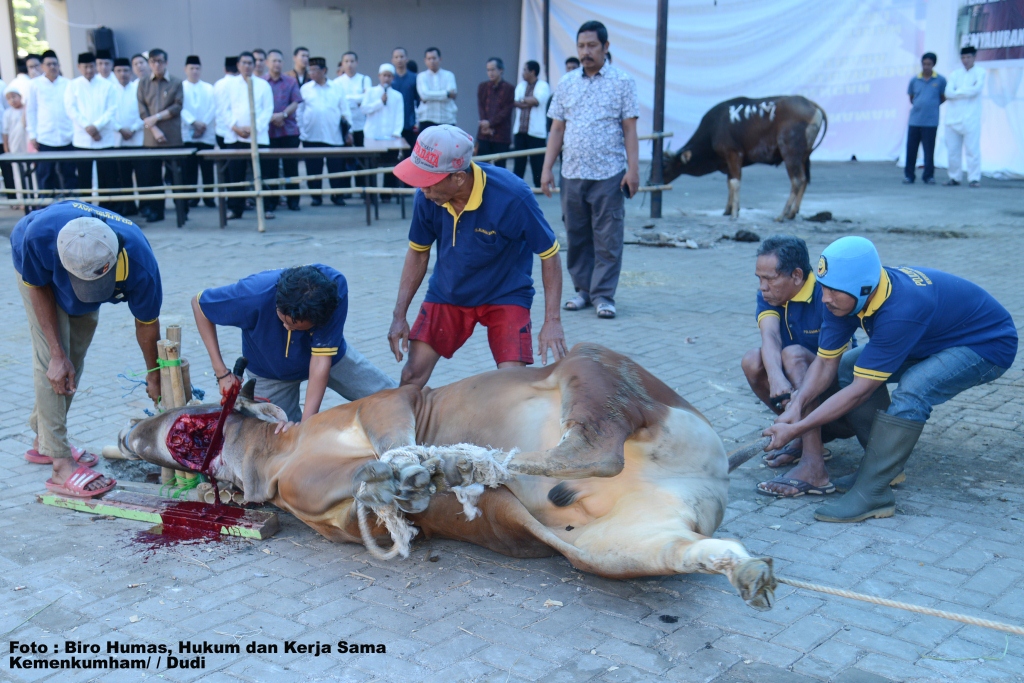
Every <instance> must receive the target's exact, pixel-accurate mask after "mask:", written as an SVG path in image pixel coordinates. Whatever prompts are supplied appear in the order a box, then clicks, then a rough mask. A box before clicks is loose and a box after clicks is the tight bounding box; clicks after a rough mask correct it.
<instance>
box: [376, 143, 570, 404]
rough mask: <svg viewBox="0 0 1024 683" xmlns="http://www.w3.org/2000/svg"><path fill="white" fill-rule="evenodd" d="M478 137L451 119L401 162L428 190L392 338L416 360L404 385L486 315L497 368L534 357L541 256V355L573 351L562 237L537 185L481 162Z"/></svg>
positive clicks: (418, 211)
mask: <svg viewBox="0 0 1024 683" xmlns="http://www.w3.org/2000/svg"><path fill="white" fill-rule="evenodd" d="M472 158H473V138H472V137H471V136H470V135H469V134H468V133H466V132H465V131H463V130H461V129H459V128H456V127H455V126H450V125H438V126H431V127H430V128H427V129H426V130H425V131H423V132H422V133H420V135H419V138H417V140H416V145H415V146H414V147H413V151H412V154H411V155H410V156H409V157H408V158H407V159H405V160H404V161H403V162H402V163H400V164H399V165H398V166H397V167H395V175H396V176H397V177H398V178H399V179H400V180H402V181H403V182H405V183H407V184H409V185H411V186H413V187H418V188H420V191H419V192H417V193H416V198H415V201H414V206H413V218H412V225H411V226H410V227H409V251H408V253H407V254H406V256H405V266H404V267H403V268H402V278H401V281H400V283H399V287H398V302H397V303H396V304H395V311H394V317H393V320H392V322H391V329H390V330H389V331H388V341H389V342H390V344H391V350H392V352H393V353H394V354H395V359H396V360H398V361H399V362H401V360H402V353H403V352H407V353H408V354H409V361H408V362H407V363H406V365H405V367H404V368H403V369H402V384H403V385H404V384H415V385H417V386H420V387H422V386H425V385H426V383H427V380H428V379H430V374H431V373H432V372H433V370H434V366H435V365H436V364H437V361H438V360H439V359H440V358H441V356H444V357H445V358H451V357H452V355H453V354H454V353H455V352H456V351H457V350H458V349H459V348H461V347H462V345H463V344H465V343H466V341H467V340H468V339H469V337H470V336H471V335H472V334H473V328H474V327H475V326H476V324H477V323H481V324H482V325H484V327H486V328H487V340H488V342H489V344H490V347H491V354H492V355H493V356H494V361H495V362H496V363H497V365H498V367H499V368H503V367H513V366H523V365H528V364H530V363H533V340H532V334H531V330H532V327H531V323H530V306H531V305H532V304H533V295H534V289H533V277H532V275H531V274H532V272H533V255H534V254H537V255H539V256H540V258H541V272H542V275H543V278H544V326H543V327H542V328H541V330H540V335H539V337H538V341H539V342H540V354H541V359H542V361H543V362H545V363H546V362H547V352H548V350H549V349H550V350H551V353H552V354H553V356H554V358H555V359H556V360H557V359H559V358H561V357H562V356H563V355H565V353H566V348H565V335H564V334H563V332H562V322H561V317H560V312H559V308H558V302H559V299H560V298H561V295H562V265H561V261H560V259H559V258H558V250H559V246H558V240H556V239H555V234H554V232H552V231H551V226H549V225H548V223H547V221H546V220H545V219H544V214H543V213H542V212H541V210H540V207H539V206H538V205H537V200H536V199H535V198H534V196H533V192H532V191H531V190H530V188H529V187H528V186H527V185H526V183H524V182H523V181H522V180H521V179H520V178H518V177H517V176H515V175H514V174H512V173H509V172H508V171H506V170H505V169H503V168H497V167H495V166H491V165H490V164H475V163H473V162H472ZM434 242H437V261H436V263H435V265H434V274H433V275H432V276H431V277H430V284H429V286H428V288H427V296H426V301H424V303H423V305H422V306H421V307H420V312H419V315H418V316H417V317H416V323H415V325H414V326H413V328H412V330H411V331H410V329H409V323H408V321H407V320H406V314H407V313H408V311H409V305H410V304H411V303H412V298H413V296H414V295H415V294H416V290H417V289H419V286H420V283H422V282H423V276H424V275H425V274H426V272H427V265H428V264H429V263H430V248H431V245H432V244H433V243H434Z"/></svg>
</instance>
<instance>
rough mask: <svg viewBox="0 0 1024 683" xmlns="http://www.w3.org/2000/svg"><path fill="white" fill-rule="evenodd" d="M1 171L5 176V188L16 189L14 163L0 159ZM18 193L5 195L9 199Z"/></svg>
mask: <svg viewBox="0 0 1024 683" xmlns="http://www.w3.org/2000/svg"><path fill="white" fill-rule="evenodd" d="M0 172H2V173H3V176H4V188H5V189H8V190H13V189H14V164H12V163H11V162H9V161H0ZM15 196H16V195H13V194H9V195H5V197H6V198H7V199H14V198H15Z"/></svg>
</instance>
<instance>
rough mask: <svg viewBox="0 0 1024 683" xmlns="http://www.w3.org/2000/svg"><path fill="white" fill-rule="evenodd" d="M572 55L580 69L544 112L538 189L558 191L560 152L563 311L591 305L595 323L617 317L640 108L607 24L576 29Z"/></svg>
mask: <svg viewBox="0 0 1024 683" xmlns="http://www.w3.org/2000/svg"><path fill="white" fill-rule="evenodd" d="M576 51H577V52H578V53H579V56H580V62H581V63H582V64H583V67H582V68H580V69H576V70H574V71H570V72H569V73H568V74H566V75H565V76H564V77H563V78H562V80H561V81H559V83H558V88H557V89H556V90H555V94H554V96H553V97H552V100H551V107H550V108H549V109H548V116H549V117H551V119H552V124H551V133H550V136H549V137H548V148H547V152H546V153H545V155H544V170H543V171H542V172H541V178H540V186H541V189H542V190H543V191H544V194H546V195H547V196H549V197H550V196H551V192H552V190H553V189H554V187H555V179H554V175H553V174H552V170H551V169H552V167H553V166H554V164H555V160H556V159H558V155H559V153H561V154H562V183H561V188H562V215H563V216H564V221H565V232H566V237H567V238H568V242H569V245H568V249H569V256H568V257H567V259H566V265H567V266H568V267H569V275H571V276H572V282H573V285H574V286H575V287H576V295H575V296H573V298H571V299H569V300H568V301H566V302H565V309H566V310H567V311H578V310H581V309H583V308H586V307H587V306H590V305H591V304H593V305H594V306H596V307H597V317H599V318H614V317H615V290H616V289H617V287H618V284H619V272H620V271H621V270H622V239H623V231H624V229H625V222H624V218H625V208H624V206H623V202H622V199H623V194H625V195H626V196H628V197H632V196H633V195H634V194H636V191H637V188H639V186H640V170H639V149H640V148H639V142H638V141H637V137H636V120H637V118H638V117H639V116H640V105H639V103H638V102H637V96H636V83H635V82H634V81H633V79H632V78H631V77H630V76H629V75H628V74H627V73H626V72H624V71H622V70H621V69H617V68H615V67H614V66H612V65H611V62H610V61H609V59H608V29H606V28H605V27H604V24H602V23H601V22H599V21H588V22H587V23H585V24H583V25H582V26H580V30H579V31H578V32H577V34H576Z"/></svg>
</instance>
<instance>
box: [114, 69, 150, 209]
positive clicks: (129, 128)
mask: <svg viewBox="0 0 1024 683" xmlns="http://www.w3.org/2000/svg"><path fill="white" fill-rule="evenodd" d="M140 59H141V55H140ZM142 61H145V60H142ZM147 67H148V64H147ZM114 78H116V79H117V85H116V86H114V92H115V93H117V117H116V119H117V120H116V123H115V124H114V125H115V126H116V127H117V138H116V139H117V146H118V147H122V148H123V147H128V148H132V147H142V137H143V133H142V129H143V128H144V126H145V124H144V123H143V121H142V117H141V116H139V82H138V81H133V80H132V63H131V61H129V60H128V59H127V58H126V57H118V58H117V59H115V60H114ZM135 164H136V162H135V161H132V160H130V159H122V160H120V161H118V162H117V186H118V187H133V186H134V180H133V178H132V174H133V172H134V171H135ZM120 204H121V207H120V208H119V209H114V211H115V212H117V213H119V214H121V215H122V216H137V215H138V214H139V206H138V204H136V203H135V202H134V201H128V202H121V203H120Z"/></svg>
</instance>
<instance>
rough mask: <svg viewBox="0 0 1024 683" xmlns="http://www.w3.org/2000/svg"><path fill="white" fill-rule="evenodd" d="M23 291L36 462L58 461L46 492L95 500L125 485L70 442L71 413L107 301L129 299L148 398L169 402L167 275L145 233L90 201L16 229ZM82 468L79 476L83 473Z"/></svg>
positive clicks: (14, 251) (56, 207)
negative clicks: (162, 345) (164, 334)
mask: <svg viewBox="0 0 1024 683" xmlns="http://www.w3.org/2000/svg"><path fill="white" fill-rule="evenodd" d="M11 256H12V257H13V260H14V270H15V271H17V273H18V291H19V292H20V293H21V298H22V301H23V302H24V304H25V311H26V313H27V314H28V322H29V329H30V330H31V335H32V352H33V378H34V388H35V406H34V407H33V410H32V417H31V418H30V420H29V425H30V426H31V427H32V431H34V432H35V433H36V440H35V444H34V445H33V448H32V449H30V450H29V451H28V452H27V453H26V454H25V459H26V460H28V461H29V462H35V463H41V464H49V463H52V464H53V476H52V477H51V478H50V480H49V481H47V482H46V487H47V488H48V489H50V490H51V491H54V492H56V493H60V494H62V495H70V496H78V497H86V498H89V497H93V496H98V495H100V494H102V493H105V492H107V491H109V490H110V489H112V488H113V487H114V485H115V484H116V482H115V481H114V480H113V479H110V478H108V477H104V476H102V475H101V474H100V473H99V472H95V471H93V470H91V469H89V467H88V465H92V464H95V463H96V461H97V458H96V456H95V455H92V454H91V453H84V452H83V451H79V450H78V449H75V448H73V447H72V446H71V445H70V444H69V443H68V433H67V414H68V409H69V408H70V407H71V399H72V398H73V397H74V395H75V391H76V389H77V383H78V380H79V379H80V378H81V375H82V369H83V364H84V362H85V354H86V351H87V350H88V348H89V345H90V344H91V343H92V337H93V333H94V332H95V331H96V324H97V323H98V322H99V307H100V304H101V303H104V302H106V303H115V304H116V303H121V302H127V303H128V308H129V309H131V312H132V315H134V316H135V337H136V339H137V340H138V343H139V348H140V349H141V350H142V355H143V357H144V358H145V362H146V368H147V369H154V370H152V371H151V372H149V373H148V374H147V375H146V392H147V393H148V394H149V397H150V398H152V399H153V400H154V401H156V400H157V399H158V398H159V396H160V373H159V371H158V370H155V368H156V367H157V350H156V343H157V340H158V339H159V338H160V321H159V316H160V306H161V304H162V303H163V292H162V289H161V286H160V269H159V267H158V266H157V262H156V257H155V256H154V255H153V250H152V249H151V248H150V246H149V242H147V241H146V238H145V237H144V236H143V235H142V231H141V230H139V228H138V226H137V225H135V224H134V223H132V222H131V221H130V220H128V219H127V218H124V217H122V216H119V215H118V214H116V213H113V212H111V211H107V210H105V209H100V208H98V207H95V206H92V205H90V204H84V203H81V202H61V203H59V204H53V205H51V206H48V207H46V208H45V209H42V210H39V211H34V212H32V213H30V214H29V215H28V216H26V217H25V218H23V219H21V220H20V221H19V222H18V224H17V225H16V226H15V227H14V230H13V231H12V232H11ZM76 467H77V469H76Z"/></svg>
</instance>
